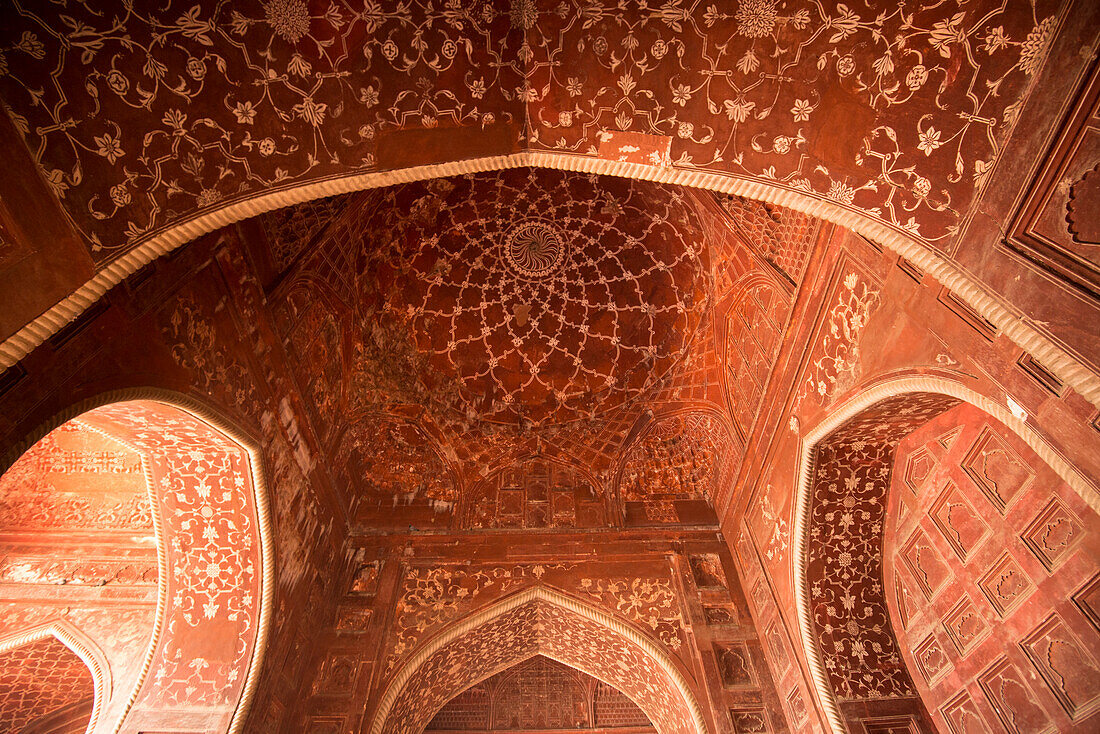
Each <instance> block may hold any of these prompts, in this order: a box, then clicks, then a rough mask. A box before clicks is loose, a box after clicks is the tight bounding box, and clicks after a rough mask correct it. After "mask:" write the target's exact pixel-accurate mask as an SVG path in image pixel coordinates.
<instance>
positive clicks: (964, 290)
mask: <svg viewBox="0 0 1100 734" xmlns="http://www.w3.org/2000/svg"><path fill="white" fill-rule="evenodd" d="M518 167H536V168H553V169H558V170H565V171H577V172H582V173H595V174H601V175H610V176H621V177H625V178H634V179H639V180H647V181H656V182H659V183H665V184H673V185H679V186H688V187H692V188H700V189H707V190H710V191H717V192H720V193H727V194H734V195H736V196H742V197H745V198H748V199H756V200H758V201H763V202H765V203H769V204H775V205H777V206H783V207H787V208H789V209H794V210H795V211H798V212H802V213H803V214H809V215H811V216H815V217H819V218H820V219H824V220H825V221H828V222H832V223H833V224H837V225H840V226H842V227H845V228H847V229H849V230H851V231H853V232H856V233H857V234H861V235H863V236H865V237H867V238H869V239H872V240H874V241H876V242H879V243H881V244H882V245H884V246H886V247H888V248H889V249H890V250H891V251H893V252H894V253H896V254H898V255H900V256H902V257H904V258H905V259H907V260H909V261H910V262H912V263H913V264H914V265H915V266H916V267H918V268H920V269H921V270H923V271H924V272H925V273H927V274H928V275H930V276H932V278H934V279H935V280H936V281H937V282H939V283H941V284H942V285H944V286H945V287H947V288H948V289H949V290H950V291H951V292H952V293H953V294H954V295H955V296H956V297H958V298H960V299H962V300H963V301H964V302H965V303H967V304H968V305H969V306H970V307H972V308H973V309H975V310H976V311H977V312H978V313H979V314H981V316H982V317H983V318H985V319H987V320H988V321H989V322H990V323H992V324H993V325H994V326H995V327H996V328H998V329H999V330H1000V331H1001V332H1002V333H1004V335H1005V336H1007V337H1008V338H1009V339H1010V340H1011V341H1012V342H1013V343H1015V344H1016V345H1017V346H1018V347H1020V348H1021V349H1023V350H1024V351H1026V352H1028V353H1029V354H1031V355H1032V356H1033V357H1034V358H1035V359H1037V360H1039V361H1040V362H1042V363H1043V364H1044V365H1045V366H1046V367H1047V368H1048V369H1049V370H1050V371H1051V372H1052V373H1054V375H1055V376H1056V377H1058V378H1059V379H1061V380H1062V381H1064V382H1065V383H1066V384H1068V385H1070V386H1071V387H1073V388H1074V389H1075V390H1076V391H1077V392H1079V393H1080V394H1081V395H1082V396H1083V397H1084V398H1085V399H1086V400H1088V401H1089V402H1090V403H1091V404H1092V405H1094V406H1096V407H1100V375H1098V374H1097V373H1096V372H1094V371H1093V370H1091V369H1090V368H1089V367H1087V366H1086V365H1085V364H1084V363H1083V362H1081V361H1080V360H1079V359H1077V358H1076V357H1074V356H1073V355H1071V354H1070V353H1069V352H1067V351H1066V350H1064V349H1062V348H1061V347H1059V346H1058V345H1056V344H1055V343H1054V342H1053V341H1052V340H1050V339H1049V338H1047V337H1046V336H1045V335H1043V334H1041V333H1040V332H1039V331H1037V330H1036V329H1035V328H1034V327H1032V326H1031V325H1029V324H1028V323H1026V322H1025V321H1024V320H1023V319H1021V318H1019V317H1017V316H1015V315H1013V314H1012V313H1011V312H1010V311H1009V309H1007V308H1006V307H1005V306H1004V305H1003V304H1002V302H1001V299H1000V298H998V297H996V296H994V295H992V294H990V293H989V292H987V291H986V290H985V288H984V287H982V286H981V285H979V284H978V283H977V282H976V281H974V280H972V279H971V278H970V277H969V276H968V275H967V274H966V273H965V272H964V271H963V270H962V269H961V268H959V267H957V266H956V265H954V264H952V263H950V262H948V261H947V260H945V259H944V258H942V257H941V256H940V255H938V254H936V253H935V252H934V251H933V250H932V248H931V247H929V246H928V245H927V244H925V243H923V242H921V241H920V240H918V239H916V238H914V237H913V236H912V235H910V234H908V233H906V232H905V231H904V230H900V229H896V228H894V227H891V226H888V225H886V224H884V223H882V222H880V221H878V220H875V219H872V218H871V217H870V216H868V215H867V214H865V213H863V212H861V211H860V210H858V209H855V208H854V207H850V206H846V205H843V204H841V203H839V202H836V201H832V200H830V199H826V198H824V197H820V196H815V195H811V194H808V193H806V192H802V191H798V190H795V189H791V188H786V187H783V186H779V185H776V184H770V183H769V184H765V183H762V182H760V181H755V180H749V179H744V178H740V177H738V176H733V175H730V174H724V173H713V172H706V171H700V170H693V169H686V168H676V167H668V166H654V165H649V164H642V163H628V162H624V161H612V160H605V159H598V158H591V157H587V156H583V155H577V154H563V153H548V152H540V151H522V152H519V153H512V154H509V155H504V156H490V157H483V158H471V159H467V160H461V161H450V162H446V163H438V164H432V165H424V166H415V167H411V168H404V169H397V170H390V171H379V172H372V173H365V174H357V175H350V176H342V177H336V178H331V179H326V180H323V181H314V182H310V183H306V184H302V185H300V186H294V187H290V188H286V189H280V190H277V191H270V192H267V193H262V194H256V195H255V196H252V197H249V198H246V199H243V200H238V201H235V202H232V203H229V204H226V205H225V206H223V207H221V208H219V209H216V210H214V211H210V212H206V213H204V214H201V215H198V216H196V217H194V218H192V219H191V220H189V221H186V222H183V223H180V224H177V225H175V226H172V227H169V228H167V229H164V230H162V231H161V232H159V233H158V234H156V235H154V236H153V237H151V238H150V239H148V240H146V241H145V242H144V243H142V244H141V245H139V246H137V247H136V248H134V249H133V250H131V251H129V252H127V253H126V254H125V255H123V256H122V257H120V258H118V259H117V260H115V261H113V262H112V263H111V264H110V265H108V266H107V267H106V268H104V269H103V270H101V271H99V272H97V273H96V274H95V275H94V276H92V278H91V279H90V280H88V281H87V282H86V283H85V284H84V285H82V286H81V287H80V288H78V289H77V290H76V291H75V292H73V293H72V294H71V295H69V296H67V297H66V298H64V299H63V300H62V301H60V302H59V303H57V304H56V305H54V306H53V307H52V308H50V309H49V310H47V311H46V312H45V313H43V314H42V315H41V316H39V317H38V318H36V319H35V320H34V321H32V322H30V323H29V324H27V325H26V326H24V327H23V328H22V329H20V330H19V331H18V332H16V333H15V334H13V335H12V336H10V337H8V338H7V339H5V340H4V342H3V343H0V370H4V369H7V368H8V367H11V366H12V365H14V364H15V363H16V362H18V361H19V360H20V359H22V358H23V357H24V356H26V355H27V354H29V353H30V352H31V351H32V350H33V349H34V348H35V347H37V346H38V345H40V344H42V343H43V342H44V341H45V340H46V339H48V338H49V337H50V336H52V335H53V334H54V333H56V332H57V331H58V330H59V329H60V328H61V327H62V326H64V325H65V324H67V323H68V322H70V321H72V320H73V319H74V318H76V317H77V316H79V315H80V314H81V313H82V312H83V311H84V310H85V309H87V308H88V307H89V306H90V305H92V304H93V303H95V302H96V301H98V300H99V299H100V298H101V297H102V296H103V295H104V294H105V293H106V292H107V291H108V290H110V289H111V288H112V287H114V286H115V285H117V284H118V283H120V282H122V281H123V280H124V279H125V278H126V277H127V276H129V275H131V274H132V273H134V272H136V271H137V270H139V269H141V268H142V267H144V266H145V265H147V264H149V263H150V262H152V261H153V260H155V259H156V258H158V257H160V256H161V255H164V254H166V253H168V252H171V251H172V250H174V249H176V248H177V247H179V246H180V245H182V244H184V243H186V242H190V241H191V240H193V239H195V238H197V237H199V236H201V235H203V234H206V233H208V232H212V231H214V230H215V229H218V228H220V227H224V226H226V225H228V224H233V223H235V222H238V221H241V220H242V219H247V218H249V217H253V216H256V215H259V214H263V213H265V212H269V211H272V210H274V209H278V208H281V207H286V206H291V205H294V204H301V203H305V202H307V201H312V200H314V199H321V198H325V197H329V196H335V195H338V194H345V193H350V192H354V191H361V190H364V189H371V188H379V187H383V186H392V185H395V184H401V183H408V182H411V181H420V180H425V179H429V178H440V177H445V176H457V175H462V174H467V173H479V172H484V171H493V170H502V169H506V168H518Z"/></svg>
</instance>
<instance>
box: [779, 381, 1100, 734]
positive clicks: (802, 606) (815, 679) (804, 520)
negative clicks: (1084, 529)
mask: <svg viewBox="0 0 1100 734" xmlns="http://www.w3.org/2000/svg"><path fill="white" fill-rule="evenodd" d="M917 393H933V394H937V395H945V396H948V397H952V398H956V399H958V400H961V401H963V402H967V403H970V404H971V405H974V406H975V407H977V408H980V409H981V410H984V411H985V412H986V413H988V414H990V415H991V416H993V417H994V418H996V419H997V420H999V421H1000V422H1001V423H1003V424H1004V425H1005V426H1006V427H1007V428H1008V429H1009V430H1011V431H1012V432H1014V433H1015V434H1016V435H1018V436H1019V437H1020V438H1022V439H1023V440H1024V441H1025V442H1026V443H1027V445H1028V446H1029V447H1030V448H1031V449H1032V450H1033V451H1035V453H1036V454H1037V455H1038V456H1039V458H1040V459H1042V460H1043V461H1045V462H1046V463H1047V464H1048V465H1049V466H1050V468H1051V469H1053V470H1054V471H1055V472H1056V473H1057V474H1058V476H1059V477H1061V478H1062V480H1063V481H1065V482H1066V484H1068V485H1069V486H1070V487H1071V488H1073V490H1074V491H1075V492H1076V493H1077V494H1078V495H1079V496H1080V497H1081V498H1082V499H1083V500H1084V501H1085V502H1086V503H1087V504H1088V505H1089V506H1090V507H1092V508H1093V509H1095V510H1098V511H1100V489H1098V488H1097V487H1095V486H1094V485H1093V484H1091V483H1090V482H1089V481H1088V480H1087V479H1086V478H1085V477H1083V476H1082V475H1081V474H1080V473H1079V472H1078V471H1077V470H1076V469H1074V468H1073V467H1072V466H1071V465H1070V464H1069V462H1067V461H1066V460H1065V459H1064V458H1063V457H1062V456H1061V455H1060V454H1059V453H1058V452H1056V451H1055V450H1054V448H1053V447H1052V446H1051V445H1050V444H1049V443H1048V442H1047V441H1046V439H1045V438H1043V437H1042V436H1041V435H1040V434H1039V433H1038V432H1037V431H1036V430H1035V429H1034V428H1032V427H1031V426H1029V425H1028V424H1027V423H1026V422H1025V420H1026V419H1020V418H1018V417H1017V416H1016V415H1014V414H1013V413H1012V412H1011V411H1010V410H1009V409H1008V408H1007V407H1005V406H1002V405H1001V404H999V403H997V402H996V401H994V400H993V399H992V398H990V397H989V396H987V395H983V394H982V393H979V392H977V391H975V390H973V389H971V388H969V387H966V386H965V385H963V384H961V383H960V382H957V381H955V380H951V379H948V378H944V377H938V376H932V375H921V376H907V377H893V378H890V379H887V380H885V381H883V382H880V383H878V384H874V385H870V386H868V387H867V388H866V390H864V391H863V392H861V393H860V394H858V395H856V396H855V397H853V398H850V399H849V400H847V401H845V402H844V403H842V404H840V405H837V406H835V407H833V408H832V409H830V411H829V414H828V417H826V418H824V419H823V420H822V421H821V422H819V423H818V424H817V425H816V426H814V427H813V428H812V429H811V430H810V431H808V432H807V433H806V434H804V435H803V436H802V437H801V449H800V452H799V462H798V469H797V480H796V484H795V512H794V527H793V529H792V530H793V532H792V536H793V540H792V548H791V561H792V564H793V566H794V569H793V571H794V573H793V576H792V579H793V585H794V600H795V610H796V614H797V621H798V627H799V630H798V632H799V641H800V642H801V643H802V651H803V654H804V655H805V658H806V664H807V666H808V667H809V673H810V678H811V681H810V682H811V683H812V688H813V691H814V695H815V697H816V698H817V700H818V702H819V703H820V704H821V707H822V709H823V710H824V712H825V718H826V720H827V722H828V726H829V729H830V730H831V731H832V732H834V734H844V732H846V731H847V728H846V727H845V726H844V723H843V720H842V719H841V716H840V710H839V707H838V706H837V699H836V695H835V694H834V692H833V689H832V686H831V685H830V684H829V679H828V674H827V672H826V670H825V666H824V663H823V662H822V660H821V654H820V651H819V649H818V645H817V639H816V637H815V635H814V629H813V628H814V624H813V615H812V612H811V609H810V590H809V579H808V578H807V567H808V559H809V547H808V546H809V538H810V529H811V528H810V511H811V509H812V499H813V464H814V460H815V458H816V455H817V447H818V445H819V444H820V443H822V442H823V441H824V440H825V439H826V438H828V437H829V435H831V434H832V433H833V432H834V431H835V430H837V429H838V428H840V427H841V426H843V425H844V423H846V422H847V421H849V420H850V419H852V418H855V417H856V416H858V415H859V414H860V413H862V412H863V411H864V410H866V409H868V408H870V407H872V406H873V405H875V404H876V403H880V402H882V401H883V400H886V399H887V398H891V397H895V396H899V395H905V394H917Z"/></svg>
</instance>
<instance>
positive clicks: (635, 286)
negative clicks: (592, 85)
mask: <svg viewBox="0 0 1100 734" xmlns="http://www.w3.org/2000/svg"><path fill="white" fill-rule="evenodd" d="M395 193H396V192H395ZM384 198H385V199H389V197H384ZM359 224H360V225H361V226H362V229H361V230H360V231H361V232H362V233H363V237H364V241H363V245H365V246H364V247H362V250H363V251H364V261H363V262H362V264H361V265H360V266H359V267H358V268H357V272H361V273H362V275H361V277H360V278H359V279H358V281H357V285H358V289H359V293H360V295H361V297H363V298H364V300H365V301H366V302H367V303H370V305H371V306H375V305H376V304H377V308H378V309H379V311H380V312H383V313H385V314H387V316H388V317H389V318H390V319H393V320H395V321H401V322H403V324H404V325H405V326H406V327H407V328H408V329H409V331H410V333H411V336H412V340H413V343H415V345H416V349H417V352H418V353H419V354H420V355H422V356H423V357H424V358H425V361H424V362H423V368H424V369H425V370H426V371H427V374H423V375H419V376H418V379H419V381H420V382H421V383H422V384H425V385H427V384H431V383H439V382H443V381H444V380H453V384H454V385H455V386H456V388H457V389H456V391H455V393H454V394H453V396H447V398H453V399H450V400H445V399H444V396H442V395H437V396H434V397H435V398H436V403H435V405H434V406H433V407H434V408H436V410H438V411H439V415H438V416H437V417H438V419H440V420H441V421H443V422H449V421H450V420H453V419H456V418H458V419H462V418H466V419H470V418H474V417H476V418H477V419H479V420H486V421H490V422H494V423H503V424H509V425H515V424H516V423H517V421H527V422H530V423H532V424H534V425H543V424H549V423H562V422H566V421H571V420H576V419H577V418H580V417H584V416H588V417H591V416H593V415H595V414H596V413H601V412H603V411H606V410H607V409H609V408H612V407H615V406H618V405H621V404H622V403H624V402H626V401H628V400H631V399H633V398H636V397H638V396H640V395H643V394H645V393H646V392H647V391H648V390H650V389H651V388H652V387H653V385H654V384H656V383H657V382H658V381H659V380H660V378H661V377H663V376H664V375H665V374H666V373H667V372H668V371H669V370H670V369H671V368H673V367H674V366H675V365H676V363H677V362H679V361H680V360H681V359H682V358H683V356H684V354H685V353H686V351H687V349H688V346H689V344H690V342H691V339H692V337H693V336H694V334H695V331H696V329H697V328H698V326H699V323H700V320H701V318H702V314H703V312H704V310H705V309H706V308H707V306H708V305H709V304H708V295H709V293H708V288H707V277H706V268H705V264H704V258H703V252H702V250H703V243H702V236H701V232H700V230H699V226H698V222H697V217H696V216H695V215H694V213H693V212H691V211H690V209H689V207H688V205H687V203H686V202H685V201H684V199H683V197H682V195H681V194H679V193H674V192H671V191H667V190H664V189H661V188H660V187H656V186H638V185H632V184H629V183H627V182H624V181H615V180H600V179H597V178H595V177H586V176H570V175H562V174H560V173H556V172H550V171H536V170H529V171H510V172H508V173H504V174H500V175H492V176H476V177H475V176H471V177H466V178H458V179H445V180H441V181H434V182H431V183H426V184H421V185H413V186H408V187H404V188H403V189H402V190H401V191H400V193H399V194H397V196H395V197H394V198H393V199H392V200H386V201H385V203H384V205H383V206H379V208H378V209H377V210H376V213H375V215H374V216H372V217H369V218H368V219H367V220H366V221H362V222H360V223H359ZM376 299H377V300H376ZM448 412H452V413H455V415H448Z"/></svg>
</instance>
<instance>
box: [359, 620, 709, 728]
mask: <svg viewBox="0 0 1100 734" xmlns="http://www.w3.org/2000/svg"><path fill="white" fill-rule="evenodd" d="M536 654H543V655H545V656H547V657H549V658H551V659H553V660H557V661H559V662H561V663H564V664H566V665H568V666H569V667H571V668H576V669H577V670H580V671H582V672H584V673H587V674H589V675H591V676H593V677H596V678H599V679H601V680H603V681H605V682H609V683H611V684H612V685H613V686H615V688H617V689H618V690H620V691H622V692H623V693H624V694H626V695H627V696H629V697H630V698H631V699H632V700H633V701H635V702H636V703H637V704H638V706H639V708H641V709H642V711H643V712H645V714H646V716H647V717H648V718H649V719H650V721H652V722H653V724H654V726H656V728H657V730H658V731H660V732H662V733H663V734H681V733H682V734H701V733H700V732H698V731H696V728H695V725H694V723H693V721H694V720H695V717H694V715H693V714H692V711H691V709H690V708H689V706H690V704H689V703H688V701H687V700H686V699H685V698H684V695H683V693H681V692H680V690H679V689H678V688H677V687H676V685H675V684H674V683H673V681H672V680H671V678H670V676H669V673H668V672H667V671H666V670H665V669H663V668H662V667H661V665H660V663H659V662H658V661H657V660H656V659H655V658H654V657H653V656H652V655H650V654H649V653H648V652H646V651H645V650H644V649H642V648H641V647H639V646H638V645H637V644H635V643H634V642H632V641H630V640H629V639H627V638H626V637H624V636H622V635H620V634H618V633H617V632H615V631H614V630H612V629H610V628H608V627H605V626H604V625H602V624H600V623H598V622H596V621H594V620H592V619H589V618H588V617H586V616H583V615H581V614H578V613H576V612H572V611H569V610H567V609H565V608H562V607H560V606H557V605H556V604H553V603H549V602H545V601H542V600H536V601H531V602H527V603H525V604H522V605H520V606H517V607H515V608H513V609H510V610H508V611H505V612H503V613H501V614H500V615H498V616H495V617H493V618H491V619H490V620H488V621H486V622H485V623H483V624H481V625H480V626H478V627H475V628H474V629H472V630H470V631H469V632H466V633H465V634H462V635H460V636H459V637H457V638H456V639H454V640H452V641H450V642H448V643H447V644H445V645H444V646H443V647H441V648H440V649H439V650H437V651H436V652H434V653H433V654H432V655H430V656H429V657H428V658H427V659H426V660H425V661H424V662H423V663H421V664H420V665H419V666H418V667H417V668H416V670H415V671H414V672H413V673H412V675H411V676H410V677H409V678H408V679H407V680H406V681H405V683H404V685H403V686H402V688H401V689H400V691H399V692H398V694H397V696H396V698H395V699H394V702H393V704H392V707H390V708H389V710H388V711H387V712H386V714H387V715H386V718H385V720H384V722H376V725H377V724H378V723H381V724H382V726H381V727H380V728H378V727H377V726H376V730H377V731H381V732H384V734H399V733H401V734H404V733H405V732H409V733H411V732H418V731H420V730H421V729H422V728H423V727H424V726H425V725H426V724H427V723H428V722H429V721H430V720H431V718H432V717H433V716H434V715H435V714H436V712H437V711H439V709H440V708H442V706H443V704H444V703H446V701H448V700H449V699H450V698H451V697H453V696H454V695H455V694H456V693H458V692H460V691H462V690H465V689H466V688H468V687H469V686H471V685H473V684H474V683H477V682H479V681H480V680H481V679H482V678H484V677H486V676H485V671H496V670H502V669H504V668H507V667H510V666H512V665H514V664H515V663H517V662H520V661H522V660H525V659H527V658H530V657H532V656H534V655H536Z"/></svg>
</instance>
